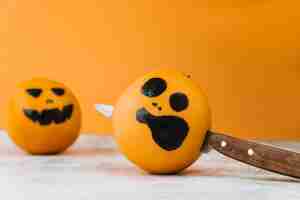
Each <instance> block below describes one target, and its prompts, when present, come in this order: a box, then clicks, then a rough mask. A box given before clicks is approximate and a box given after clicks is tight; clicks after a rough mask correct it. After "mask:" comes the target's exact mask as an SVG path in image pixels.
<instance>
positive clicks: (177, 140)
mask: <svg viewBox="0 0 300 200" xmlns="http://www.w3.org/2000/svg"><path fill="white" fill-rule="evenodd" d="M136 119H137V121H138V122H140V123H143V124H146V125H147V126H148V127H149V128H150V130H151V133H152V138H153V140H154V142H155V143H156V144H157V145H159V146H160V147H161V148H163V149H164V150H166V151H172V150H176V149H178V148H179V147H180V146H181V145H182V143H183V141H184V140H185V138H186V136H187V134H188V131H189V126H188V123H187V122H186V121H185V120H184V119H182V118H180V117H177V116H154V115H152V114H151V113H149V112H148V111H147V110H146V109H145V108H141V109H139V110H138V111H137V112H136Z"/></svg>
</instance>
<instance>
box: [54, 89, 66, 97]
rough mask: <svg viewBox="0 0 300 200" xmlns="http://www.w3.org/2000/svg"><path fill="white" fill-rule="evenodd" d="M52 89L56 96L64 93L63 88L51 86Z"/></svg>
mask: <svg viewBox="0 0 300 200" xmlns="http://www.w3.org/2000/svg"><path fill="white" fill-rule="evenodd" d="M52 91H53V93H54V94H55V95H57V96H62V95H64V94H65V90H64V89H62V88H52Z"/></svg>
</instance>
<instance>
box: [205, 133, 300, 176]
mask: <svg viewBox="0 0 300 200" xmlns="http://www.w3.org/2000/svg"><path fill="white" fill-rule="evenodd" d="M207 142H208V144H209V145H210V146H211V147H212V148H214V149H215V150H217V151H218V152H220V153H221V154H223V155H225V156H228V157H230V158H233V159H235V160H238V161H240V162H243V163H247V164H249V165H252V166H255V167H258V168H261V169H265V170H268V171H271V172H275V173H279V174H282V175H286V176H291V177H294V178H300V153H296V152H292V151H288V150H284V149H280V148H277V147H273V146H269V145H264V144H259V143H256V142H252V141H248V140H241V139H238V138H234V137H231V136H228V135H224V134H220V133H214V132H211V131H209V132H208V135H207Z"/></svg>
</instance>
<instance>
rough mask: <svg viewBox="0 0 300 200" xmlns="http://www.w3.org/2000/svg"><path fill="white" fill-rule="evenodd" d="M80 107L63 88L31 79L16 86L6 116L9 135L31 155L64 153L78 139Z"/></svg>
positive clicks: (45, 81) (59, 84)
mask: <svg viewBox="0 0 300 200" xmlns="http://www.w3.org/2000/svg"><path fill="white" fill-rule="evenodd" d="M80 125H81V111H80V106H79V103H78V101H77V99H76V98H75V96H74V95H73V93H72V92H71V91H70V90H69V89H68V88H67V87H65V86H64V85H63V84H61V83H58V82H55V81H50V80H46V79H32V80H29V81H25V82H22V83H21V84H19V85H18V87H17V90H16V93H15V95H14V96H13V98H12V99H11V102H10V105H9V112H8V128H9V135H10V137H11V138H12V140H13V141H14V142H15V143H16V144H17V145H18V146H19V147H21V148H22V149H23V150H25V151H27V152H29V153H32V154H53V153H58V152H61V151H63V150H65V149H66V148H67V147H69V146H70V145H71V144H72V143H73V142H74V141H75V140H76V138H77V137H78V135H79V129H80Z"/></svg>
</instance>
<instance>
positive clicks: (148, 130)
mask: <svg viewBox="0 0 300 200" xmlns="http://www.w3.org/2000/svg"><path fill="white" fill-rule="evenodd" d="M210 124H211V114H210V109H209V106H208V102H207V99H206V96H205V95H204V93H203V92H202V90H201V89H200V88H199V87H198V86H197V85H196V84H195V83H194V82H193V81H192V80H191V79H190V77H188V76H186V75H184V74H183V73H181V72H178V71H173V70H160V71H157V72H153V73H149V74H147V75H145V76H143V77H141V78H140V79H138V80H137V81H135V82H134V83H133V84H132V85H131V86H129V88H127V89H126V91H125V92H124V93H123V94H122V96H121V97H120V99H119V100H118V102H117V104H116V108H115V110H114V113H113V126H114V130H115V134H114V135H115V138H116V142H117V144H118V146H119V148H120V150H121V152H122V153H124V154H125V156H126V157H127V158H128V159H129V160H130V161H132V162H133V163H135V164H136V165H138V166H139V167H141V168H142V169H144V170H146V171H149V172H151V173H159V174H168V173H177V172H179V171H181V170H183V169H185V168H186V167H188V166H190V165H191V164H192V163H193V162H194V161H195V160H197V158H198V157H199V156H200V153H201V147H202V144H203V141H204V138H205V135H206V133H207V131H208V130H209V128H210Z"/></svg>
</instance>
